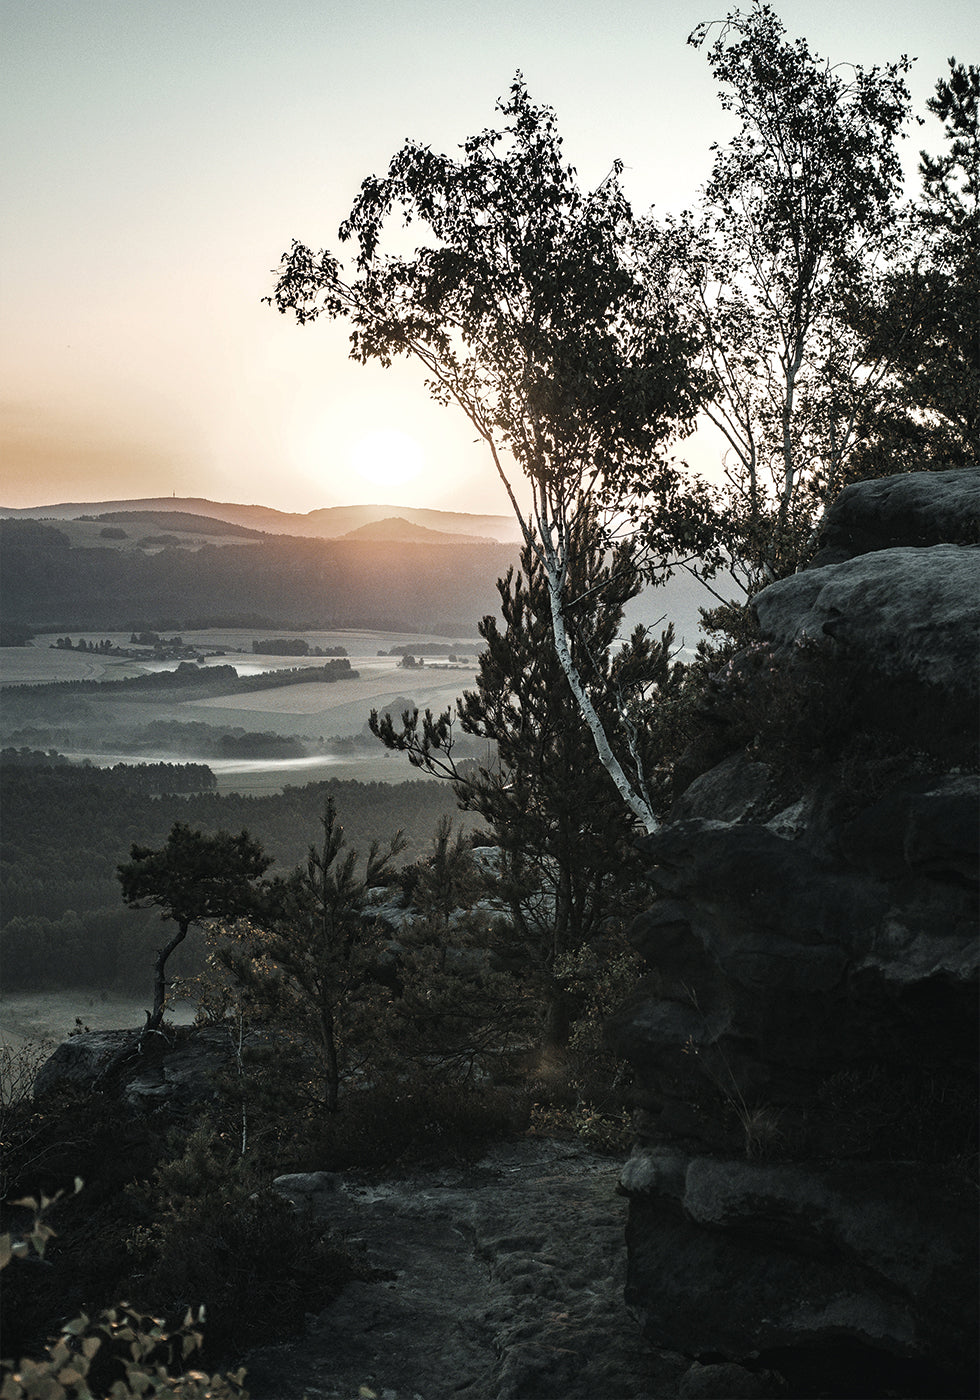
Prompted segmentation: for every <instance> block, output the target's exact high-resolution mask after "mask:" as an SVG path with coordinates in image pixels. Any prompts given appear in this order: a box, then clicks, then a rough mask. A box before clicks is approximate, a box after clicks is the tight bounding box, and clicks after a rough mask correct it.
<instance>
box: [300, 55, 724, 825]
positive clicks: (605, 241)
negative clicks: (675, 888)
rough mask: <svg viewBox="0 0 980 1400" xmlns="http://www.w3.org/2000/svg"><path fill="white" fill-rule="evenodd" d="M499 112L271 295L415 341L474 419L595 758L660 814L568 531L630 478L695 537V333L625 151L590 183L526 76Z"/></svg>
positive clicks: (308, 257)
mask: <svg viewBox="0 0 980 1400" xmlns="http://www.w3.org/2000/svg"><path fill="white" fill-rule="evenodd" d="M498 109H499V112H500V115H501V118H502V122H503V124H502V127H501V128H500V129H488V130H485V131H483V132H481V133H480V134H479V135H477V136H474V137H472V138H471V139H469V140H468V141H467V142H466V143H465V145H464V146H463V156H462V158H461V159H454V158H453V157H450V156H441V155H437V154H435V153H434V152H433V151H432V150H431V149H430V148H429V147H427V146H423V145H420V144H418V143H416V142H409V143H408V144H407V145H405V146H404V147H403V148H402V150H401V151H399V152H398V153H397V154H396V155H395V156H394V157H393V158H392V161H391V163H390V165H389V167H388V173H387V175H386V176H385V177H384V178H378V177H376V176H372V177H369V178H368V179H366V180H365V181H364V182H363V184H362V186H361V192H360V195H359V197H358V199H357V201H356V203H355V204H354V207H353V209H352V211H351V213H350V216H349V218H348V219H347V221H346V222H345V223H344V224H343V226H342V227H341V230H340V238H341V241H347V240H353V241H354V242H355V243H356V246H357V258H356V265H355V268H354V271H353V273H352V274H348V273H345V271H344V269H343V268H342V265H341V263H340V262H339V261H338V260H337V258H336V257H334V255H333V254H332V253H330V252H320V253H318V254H314V253H313V252H312V251H311V250H310V249H309V248H308V247H306V246H305V245H304V244H301V243H299V242H295V243H294V244H293V246H292V248H291V250H290V251H289V252H288V253H286V254H285V255H284V258H283V262H282V266H281V269H280V275H279V280H278V284H277V286H276V289H275V293H274V300H275V304H276V305H277V307H278V308H279V310H280V311H282V312H292V313H294V314H295V315H296V317H297V319H298V320H299V321H300V323H301V324H302V323H305V322H307V321H311V320H314V319H316V318H317V317H318V316H321V315H326V316H328V317H331V318H336V317H343V318H346V319H347V320H348V321H349V323H350V325H351V347H352V354H353V355H354V357H355V358H357V359H360V360H362V361H365V362H366V361H368V360H371V359H376V360H379V361H380V362H381V363H382V364H385V365H387V364H390V362H391V360H392V359H393V358H394V357H395V356H396V355H402V354H404V355H410V356H413V357H414V358H415V359H417V360H418V361H419V362H420V363H421V364H422V365H423V366H424V367H425V369H426V371H427V374H428V380H427V383H428V387H429V390H430V392H431V393H432V395H433V397H434V398H435V399H436V400H437V401H438V402H440V403H443V404H449V403H453V404H455V405H456V406H457V407H458V408H460V409H461V410H462V411H463V413H464V414H465V415H466V416H467V418H468V419H469V421H470V423H471V425H472V426H473V429H474V430H475V432H476V434H477V436H478V437H479V438H480V439H481V440H482V442H483V443H484V444H485V445H486V447H487V449H488V452H489V454H490V458H491V461H492V463H493V467H494V470H495V471H496V472H497V474H498V476H499V478H500V480H501V482H502V484H503V486H504V488H505V490H506V491H507V494H508V497H509V499H510V501H511V504H512V506H513V509H514V511H515V514H516V516H517V519H518V521H519V522H520V526H521V529H522V531H523V535H524V542H525V545H526V547H527V549H529V550H530V551H531V554H532V555H533V557H534V558H535V559H536V560H537V563H538V566H539V567H540V569H541V576H542V578H543V579H544V580H545V583H546V589H547V598H548V602H549V608H550V612H551V643H550V644H551V645H552V646H553V647H554V648H555V651H556V654H557V656H558V659H559V663H560V665H561V668H562V670H563V672H564V675H565V678H566V682H567V686H568V688H569V689H570V691H571V693H572V695H573V697H574V700H575V703H576V704H577V705H578V707H579V708H580V710H581V713H582V716H583V718H584V720H585V723H586V725H587V726H588V729H589V732H590V734H591V737H592V741H593V743H594V745H595V748H596V751H597V753H598V755H599V758H600V761H601V763H602V764H603V766H604V767H605V768H606V769H607V771H608V773H609V775H610V778H611V780H612V782H613V783H614V785H615V786H616V788H617V790H618V792H619V794H620V798H621V800H623V801H624V802H625V803H626V804H627V805H628V806H629V808H630V810H631V811H632V812H633V814H634V816H635V817H636V818H637V819H638V820H640V821H641V822H642V823H643V824H644V825H646V826H649V827H654V826H656V817H655V814H654V812H653V810H652V808H651V806H650V804H649V802H648V801H647V799H646V798H645V797H644V795H643V793H642V792H641V791H639V790H638V789H637V788H636V787H635V786H634V785H633V783H632V782H631V780H630V777H629V775H628V773H627V771H625V769H624V766H623V755H622V754H621V753H620V752H618V751H617V747H616V744H615V742H614V738H615V736H611V735H610V734H609V732H607V728H606V726H605V724H604V722H603V719H602V716H600V714H599V713H598V712H597V710H596V709H595V706H594V704H593V701H592V697H591V694H590V689H589V686H588V684H587V683H586V682H585V680H584V679H583V677H582V675H581V673H580V670H579V666H578V663H577V659H576V648H575V644H574V631H575V626H576V616H577V615H576V598H575V590H574V588H573V586H572V583H571V573H572V570H573V568H574V561H573V535H574V531H575V528H576V521H577V519H578V516H579V514H580V513H581V512H582V511H583V510H585V512H586V513H587V514H589V515H590V516H591V517H592V520H593V522H594V523H596V524H598V523H599V522H600V517H599V515H598V513H597V509H596V507H597V504H598V502H599V501H600V499H601V498H603V494H604V492H606V491H608V492H610V493H611V494H612V496H613V497H614V498H615V501H616V502H617V503H618V502H620V501H621V500H622V498H623V497H624V496H630V495H632V494H633V493H635V492H639V493H641V494H642V496H643V498H644V500H645V501H647V502H648V503H650V505H651V507H652V508H654V509H655V511H656V512H657V514H658V518H659V521H660V526H661V529H662V530H663V531H664V532H665V533H666V534H668V535H669V536H670V540H671V548H672V549H673V550H683V551H685V552H689V553H694V554H697V553H700V552H703V549H704V548H705V547H706V542H705V540H704V538H703V537H702V536H701V534H699V533H698V522H699V520H700V515H699V513H698V511H697V510H695V509H694V507H693V506H692V497H691V489H690V486H689V485H688V487H687V489H686V490H685V491H680V490H679V487H678V483H679V479H680V476H679V472H678V470H677V469H676V467H675V466H674V465H673V464H671V463H669V462H667V461H666V460H664V458H663V454H662V449H663V448H664V445H665V443H666V442H667V441H668V439H669V438H670V436H671V435H672V434H673V432H674V431H675V430H676V429H677V428H678V427H679V426H681V427H683V426H689V425H691V424H692V423H693V420H694V416H695V413H696V410H697V408H698V405H699V403H700V399H701V384H700V381H699V379H698V376H697V375H696V374H695V373H693V372H692V370H691V360H692V356H693V354H694V345H693V343H692V339H691V336H690V335H689V334H688V333H687V332H686V331H685V330H684V328H683V327H682V326H681V324H680V322H679V320H678V317H677V315H676V312H675V308H674V306H673V303H672V289H671V281H670V267H669V265H668V262H667V259H666V256H665V246H661V245H660V244H658V243H657V240H656V239H652V238H650V237H649V236H648V237H646V238H640V237H639V231H638V228H637V225H636V222H635V220H634V218H633V214H632V211H631V210H630V207H629V205H628V203H627V201H626V199H625V197H624V195H623V192H622V189H621V188H620V184H619V178H618V177H619V174H620V171H621V165H620V164H619V162H615V163H614V165H613V169H612V172H611V173H610V175H609V176H608V177H607V178H606V179H605V180H604V181H603V182H602V183H601V184H600V185H599V186H598V187H597V188H596V189H595V190H592V191H588V192H584V191H582V190H581V189H580V188H579V187H578V185H577V183H576V181H575V176H574V171H573V170H572V169H571V168H570V167H569V166H567V165H566V164H565V163H564V159H563V154H562V149H561V141H560V139H559V137H558V134H557V130H556V123H555V116H554V113H553V112H552V111H551V109H550V108H548V107H543V106H535V105H534V104H533V103H532V102H531V100H530V98H529V96H528V93H527V90H526V88H525V86H524V82H523V80H522V78H521V77H520V75H518V77H517V79H516V80H515V82H514V83H513V85H512V87H511V90H510V94H509V96H508V98H507V99H506V100H504V101H501V102H500V103H499V104H498ZM396 211H400V213H401V214H402V216H403V217H404V219H405V220H406V221H410V222H412V224H413V226H414V227H415V228H416V229H419V228H424V229H426V230H428V232H429V233H430V234H431V241H430V243H429V244H428V246H423V245H422V242H421V240H422V237H423V236H424V235H423V234H421V233H418V232H417V233H416V234H415V238H416V240H418V246H417V247H416V251H415V252H414V253H413V254H412V255H411V256H409V257H400V256H396V255H393V254H391V255H388V256H385V255H384V254H383V252H382V247H381V244H382V239H383V235H384V233H385V231H386V228H387V226H388V224H389V221H390V220H391V219H392V218H393V217H394V216H395V214H396ZM520 477H523V479H524V482H525V483H526V488H527V491H526V492H525V490H524V489H522V488H521V486H520V483H519V480H518V478H520ZM528 493H529V498H530V500H529V504H528V505H527V506H525V504H524V501H525V499H526V498H527V494H528ZM620 518H621V512H620ZM604 523H608V522H604Z"/></svg>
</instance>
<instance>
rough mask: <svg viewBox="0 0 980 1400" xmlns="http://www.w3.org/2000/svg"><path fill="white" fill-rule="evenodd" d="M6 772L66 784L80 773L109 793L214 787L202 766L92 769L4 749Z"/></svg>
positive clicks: (1, 760) (0, 762)
mask: <svg viewBox="0 0 980 1400" xmlns="http://www.w3.org/2000/svg"><path fill="white" fill-rule="evenodd" d="M250 737H251V736H250ZM255 737H260V736H255ZM8 768H11V769H12V768H26V769H30V770H31V771H32V772H35V773H36V771H37V770H38V769H39V768H44V769H51V768H56V769H58V770H59V772H62V773H63V772H65V771H66V770H67V772H68V775H69V777H68V781H69V782H72V781H74V779H73V778H72V776H71V774H73V773H74V772H77V771H81V772H83V773H84V774H85V776H86V781H87V782H92V783H95V784H96V785H97V786H99V787H101V788H102V789H103V790H104V791H105V792H112V793H117V792H139V793H163V792H210V791H213V789H214V788H215V787H216V786H217V782H216V779H215V776H214V774H213V773H212V771H211V769H210V768H209V767H208V766H207V764H206V763H166V762H156V763H117V764H115V765H114V766H113V767H111V768H95V767H93V765H92V763H91V761H90V760H89V759H87V758H83V759H82V760H81V761H80V762H79V761H75V760H72V759H70V758H67V757H66V756H65V755H64V754H60V753H50V752H49V753H44V752H42V751H41V750H38V749H26V748H21V749H13V748H8V749H3V750H0V772H2V771H5V770H6V769H8Z"/></svg>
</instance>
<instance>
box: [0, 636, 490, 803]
mask: <svg viewBox="0 0 980 1400" xmlns="http://www.w3.org/2000/svg"><path fill="white" fill-rule="evenodd" d="M182 635H183V638H184V641H185V642H186V643H187V644H188V645H190V646H193V647H195V648H197V649H198V650H199V651H201V652H206V651H219V652H223V653H224V655H222V656H221V657H216V658H214V663H213V664H230V665H233V666H235V667H236V668H240V670H241V672H242V673H243V674H254V673H255V672H257V671H276V670H284V669H286V670H291V669H295V668H300V669H305V668H306V667H313V666H319V665H322V664H323V659H322V658H320V657H292V656H278V655H272V654H269V653H261V652H260V653H255V652H253V650H252V642H253V640H259V641H260V644H261V641H262V640H264V639H266V638H271V637H282V636H297V637H299V636H302V638H303V639H304V640H305V641H306V642H308V644H309V645H310V647H311V648H312V647H319V648H321V649H322V650H324V651H326V650H328V649H331V648H338V647H343V648H344V649H345V650H346V651H347V653H348V656H349V659H350V664H351V667H352V669H353V670H355V671H357V673H358V674H357V676H356V677H352V678H351V679H350V680H339V681H333V682H329V683H325V682H320V681H318V682H314V681H311V682H310V683H309V684H308V685H307V684H302V683H299V684H294V685H283V686H279V687H275V686H274V687H271V688H270V689H268V690H259V691H253V692H249V693H246V694H241V695H220V696H214V697H208V698H200V699H180V698H179V694H180V693H179V692H170V693H167V692H156V691H148V692H144V693H131V694H128V695H118V694H113V692H112V691H111V690H107V691H106V692H105V693H101V692H95V693H91V692H86V693H84V694H78V695H76V696H72V695H71V693H70V692H69V694H68V695H67V696H65V697H64V698H62V699H60V700H59V701H57V703H56V704H55V706H54V707H53V708H51V709H50V710H46V708H45V706H47V705H49V704H51V702H50V701H49V700H48V699H47V698H45V700H44V703H43V704H42V703H41V697H40V696H39V703H38V706H37V709H36V713H30V711H31V709H32V707H30V706H29V707H28V711H27V712H25V711H24V709H23V706H22V707H21V717H20V718H19V719H18V721H17V722H16V723H17V725H19V726H20V728H19V729H18V728H17V727H16V726H15V724H14V723H13V722H12V721H11V720H10V719H8V722H7V724H6V725H5V726H4V729H3V743H5V744H6V743H11V742H13V743H15V744H16V745H18V746H21V745H23V744H25V743H26V744H27V746H28V747H43V748H49V747H56V748H57V749H59V751H60V752H62V753H65V754H67V755H68V756H69V757H72V758H79V759H81V758H87V759H89V760H90V761H91V762H92V763H94V764H96V765H97V766H100V767H108V766H112V765H114V764H116V763H139V762H146V761H148V760H151V759H154V758H166V759H168V760H170V761H179V760H180V759H185V760H191V761H194V762H201V761H203V762H207V763H208V764H209V765H210V767H211V768H212V770H213V771H214V774H215V777H216V779H217V784H218V791H219V792H222V793H224V792H241V793H248V794H262V793H269V792H276V791H280V790H281V789H282V788H283V787H284V786H286V785H294V786H298V785H301V784H304V783H309V782H319V781H321V780H323V779H325V778H339V779H345V780H353V781H356V782H363V783H370V782H388V783H392V782H402V781H404V780H406V779H410V778H419V777H420V776H422V775H420V774H419V772H418V770H417V769H414V768H412V767H411V765H410V764H409V762H408V760H407V759H406V758H405V757H404V756H403V755H401V754H391V753H389V752H388V751H387V750H385V749H383V748H382V746H381V745H380V744H378V745H377V748H376V750H375V751H374V752H371V751H368V752H364V753H355V754H350V755H348V754H343V755H335V754H331V753H329V752H320V753H318V752H317V749H319V748H320V747H321V744H322V743H323V742H324V741H326V740H330V739H335V738H351V737H354V736H357V735H360V734H363V733H364V731H365V726H366V724H367V719H368V715H369V713H370V711H371V710H372V709H379V710H380V709H384V708H385V707H386V706H389V705H393V707H394V708H396V709H397V710H398V711H399V712H400V711H401V710H402V709H403V708H406V707H408V705H409V704H412V705H416V706H418V708H419V709H422V710H424V709H432V710H434V711H435V712H437V713H438V712H441V711H442V710H444V709H446V708H447V707H449V706H451V705H453V704H454V703H455V701H456V698H457V697H458V696H459V695H460V694H462V692H463V691H464V690H470V689H472V688H473V686H474V684H475V679H476V658H477V656H478V653H479V650H480V647H481V643H480V641H479V639H478V638H443V639H441V644H442V645H444V646H445V652H444V653H443V654H442V655H439V656H433V657H426V664H425V665H424V666H423V667H421V668H419V669H406V668H404V667H402V666H400V664H399V660H400V658H399V657H398V656H389V655H383V656H379V655H378V653H379V652H390V651H391V650H392V649H393V648H394V647H397V646H407V647H412V646H423V645H424V646H432V645H434V644H436V643H438V642H439V641H440V639H437V638H434V637H427V636H423V635H422V634H419V633H397V632H367V631H353V630H350V631H338V632H309V633H289V632H282V631H275V632H271V631H264V632H263V631H262V630H261V629H254V630H253V629H248V630H246V629H235V628H213V629H208V630H207V631H197V632H185V633H183V634H182ZM107 636H108V638H109V640H111V641H113V642H115V643H118V644H119V645H120V646H129V644H130V641H129V634H128V633H126V634H124V633H108V634H107ZM54 640H55V637H54V635H51V636H42V637H38V638H36V639H35V643H34V645H33V646H29V647H7V648H4V649H3V650H2V651H0V678H2V681H3V683H4V684H6V685H8V686H12V685H30V684H35V685H37V684H43V683H44V682H45V681H68V680H112V679H121V678H124V677H128V676H134V675H139V674H143V673H146V672H149V671H159V670H160V669H161V668H162V667H163V666H164V665H165V664H167V663H160V662H154V661H152V660H149V659H147V660H146V661H142V660H120V659H114V658H112V657H103V656H100V655H98V654H96V653H91V652H80V651H74V650H71V651H69V650H66V649H59V648H55V647H53V646H52V645H51V643H52V642H54ZM73 640H75V641H77V640H78V637H75V638H74V639H73ZM87 640H95V638H91V637H89V638H87ZM450 651H452V652H453V653H454V654H455V655H461V656H465V657H467V658H468V664H465V665H460V664H456V663H453V664H450V663H449V661H448V655H449V652H450ZM173 665H176V663H173ZM183 694H184V695H186V694H187V691H183ZM55 695H56V696H57V692H55ZM28 714H29V718H27V715H28ZM156 721H170V722H174V721H176V722H177V723H178V724H193V723H198V724H201V723H203V724H205V725H208V726H209V727H210V728H211V729H212V730H213V731H214V732H220V731H223V730H235V729H240V730H243V731H245V732H246V733H249V734H255V733H270V732H271V733H274V734H279V735H283V736H284V737H287V738H291V739H296V740H299V741H300V742H301V743H303V744H304V745H305V746H306V747H307V749H308V751H309V752H308V755H307V756H306V757H290V758H271V757H270V758H268V759H263V758H251V757H249V758H233V757H228V758H208V757H202V756H201V754H200V753H197V752H195V753H191V752H181V751H180V749H179V744H180V739H179V737H178V738H177V739H175V740H173V741H165V742H164V744H163V745H161V749H160V750H159V751H157V752H153V753H151V752H148V751H147V747H146V745H145V743H141V742H138V741H137V738H136V736H138V735H139V734H140V733H141V732H143V731H145V730H146V729H147V727H148V726H150V725H153V724H154V722H156ZM32 725H37V726H39V727H40V728H41V729H47V730H48V731H49V732H50V736H51V737H50V738H44V739H41V740H40V741H35V740H33V739H31V738H30V735H29V730H30V727H31V726H32ZM177 732H178V736H179V731H177ZM25 736H26V737H25Z"/></svg>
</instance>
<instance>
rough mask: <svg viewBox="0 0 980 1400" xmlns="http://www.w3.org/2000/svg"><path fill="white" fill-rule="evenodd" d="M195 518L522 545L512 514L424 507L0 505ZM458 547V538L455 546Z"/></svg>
mask: <svg viewBox="0 0 980 1400" xmlns="http://www.w3.org/2000/svg"><path fill="white" fill-rule="evenodd" d="M151 511H152V512H166V513H167V514H182V515H192V516H197V517H199V518H200V517H202V516H203V517H206V518H208V519H211V520H222V521H226V522H227V523H228V524H231V525H240V526H244V527H245V528H246V529H250V530H260V531H262V532H264V533H265V534H270V535H293V536H298V537H301V538H308V539H321V540H333V539H339V538H340V537H342V536H344V535H349V534H350V533H351V531H353V530H360V529H361V528H362V527H363V526H365V525H372V524H375V523H377V522H378V521H383V520H390V519H392V518H393V517H397V518H399V519H402V520H405V521H408V523H409V524H411V525H416V526H420V527H421V528H422V529H425V530H431V531H433V533H435V534H440V535H447V536H463V537H464V538H465V539H466V540H467V542H472V543H477V542H482V543H498V544H512V543H517V542H519V540H520V533H519V529H518V525H517V522H516V520H515V519H514V518H513V517H512V516H509V515H469V514H466V513H465V512H463V511H450V510H431V509H429V508H428V507H425V506H396V505H357V506H324V507H321V508H320V509H318V510H311V511H308V512H307V513H306V514H305V515H304V514H300V513H298V512H293V511H283V510H275V509H274V508H273V507H272V506H259V505H238V504H236V503H234V502H227V501H209V500H207V499H206V498H204V497H203V496H150V497H144V498H142V499H139V500H126V501H63V502H60V503H58V504H54V505H44V506H23V507H19V508H18V507H12V506H11V507H8V506H0V516H6V517H7V518H9V519H14V520H75V519H77V518H78V517H79V516H80V515H93V516H100V515H107V514H112V515H113V516H119V515H123V514H143V513H147V512H151ZM454 542H456V543H458V542H459V541H458V539H457V540H456V541H454Z"/></svg>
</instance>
